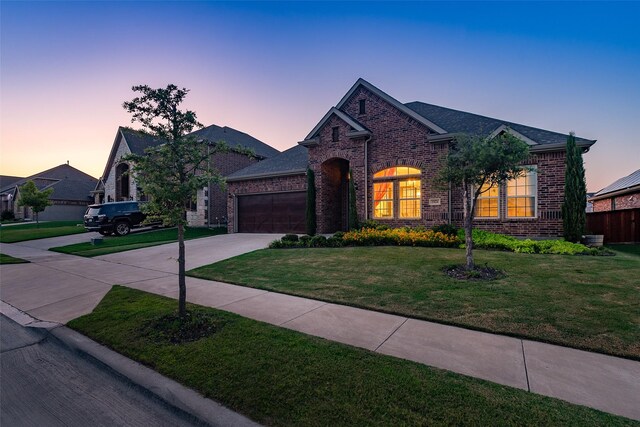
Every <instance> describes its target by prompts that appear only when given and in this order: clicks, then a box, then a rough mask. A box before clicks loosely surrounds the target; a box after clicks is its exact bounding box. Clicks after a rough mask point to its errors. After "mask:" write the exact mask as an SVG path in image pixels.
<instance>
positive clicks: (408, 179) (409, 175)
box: [373, 166, 421, 219]
mask: <svg viewBox="0 0 640 427" xmlns="http://www.w3.org/2000/svg"><path fill="white" fill-rule="evenodd" d="M420 173H421V171H420V169H417V168H412V167H409V166H396V167H393V168H387V169H384V170H381V171H380V172H377V173H375V174H374V175H373V178H374V183H373V217H374V218H380V219H391V218H395V217H398V218H420V205H421V203H420V202H421V194H420V187H421V180H420ZM396 206H397V208H396ZM396 209H397V212H396Z"/></svg>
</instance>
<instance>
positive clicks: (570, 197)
mask: <svg viewBox="0 0 640 427" xmlns="http://www.w3.org/2000/svg"><path fill="white" fill-rule="evenodd" d="M565 164H566V169H565V173H564V201H563V203H562V226H563V229H564V238H565V240H567V241H569V242H579V241H580V238H581V237H582V233H583V232H584V227H585V224H586V222H587V214H586V211H585V207H586V205H587V184H586V181H585V175H584V163H583V162H582V149H581V148H579V147H578V146H577V145H576V137H575V135H574V133H573V132H571V133H570V134H569V137H568V138H567V158H566V163H565Z"/></svg>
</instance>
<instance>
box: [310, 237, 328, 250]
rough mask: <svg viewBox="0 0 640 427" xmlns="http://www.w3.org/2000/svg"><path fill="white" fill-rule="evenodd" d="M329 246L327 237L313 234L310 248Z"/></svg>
mask: <svg viewBox="0 0 640 427" xmlns="http://www.w3.org/2000/svg"><path fill="white" fill-rule="evenodd" d="M326 246H327V238H326V237H324V236H313V237H312V238H311V240H310V241H309V247H310V248H324V247H326Z"/></svg>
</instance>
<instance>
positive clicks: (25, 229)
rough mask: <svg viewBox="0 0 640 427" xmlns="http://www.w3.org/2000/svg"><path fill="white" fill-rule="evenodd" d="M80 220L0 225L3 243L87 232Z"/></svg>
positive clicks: (0, 238) (0, 240)
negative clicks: (9, 225)
mask: <svg viewBox="0 0 640 427" xmlns="http://www.w3.org/2000/svg"><path fill="white" fill-rule="evenodd" d="M85 232H86V230H85V229H84V227H83V226H82V222H80V221H49V222H41V223H40V225H38V224H35V223H30V224H23V225H12V226H11V227H0V242H1V243H16V242H23V241H25V240H35V239H45V238H47V237H58V236H67V235H69V234H78V233H85Z"/></svg>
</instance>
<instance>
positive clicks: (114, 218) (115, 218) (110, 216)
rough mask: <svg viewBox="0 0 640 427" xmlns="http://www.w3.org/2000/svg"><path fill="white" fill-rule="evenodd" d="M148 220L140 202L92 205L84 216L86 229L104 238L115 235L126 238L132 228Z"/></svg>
mask: <svg viewBox="0 0 640 427" xmlns="http://www.w3.org/2000/svg"><path fill="white" fill-rule="evenodd" d="M145 218H146V215H145V214H143V213H142V212H141V211H140V206H139V205H138V202H113V203H103V204H100V205H90V206H89V208H88V209H87V212H86V213H85V215H84V228H86V229H87V230H89V231H97V232H99V233H100V234H102V235H103V236H108V235H109V234H111V233H115V234H116V235H117V236H126V235H127V234H129V232H130V231H131V229H132V228H134V227H139V226H140V225H141V223H142V221H144V219H145Z"/></svg>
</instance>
